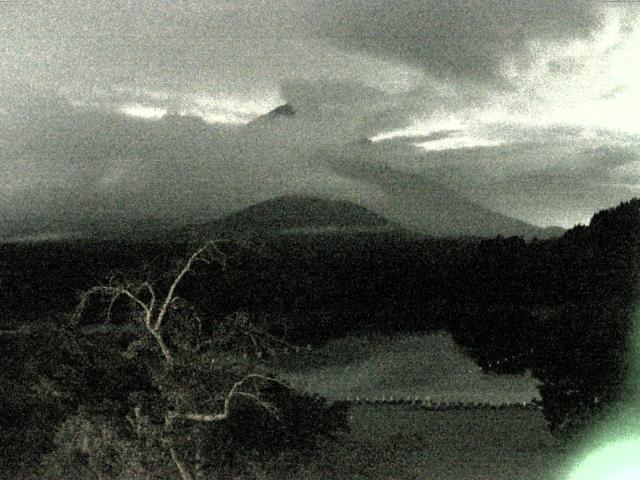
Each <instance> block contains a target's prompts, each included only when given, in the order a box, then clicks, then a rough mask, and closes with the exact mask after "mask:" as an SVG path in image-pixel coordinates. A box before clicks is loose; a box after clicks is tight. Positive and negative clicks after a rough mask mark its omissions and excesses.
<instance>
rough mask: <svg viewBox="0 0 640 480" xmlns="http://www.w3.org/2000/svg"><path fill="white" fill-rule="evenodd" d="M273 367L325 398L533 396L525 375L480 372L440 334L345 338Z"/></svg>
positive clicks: (498, 399) (486, 399)
mask: <svg viewBox="0 0 640 480" xmlns="http://www.w3.org/2000/svg"><path fill="white" fill-rule="evenodd" d="M277 368H278V369H279V370H280V371H281V376H283V377H284V378H286V379H287V380H288V381H289V382H291V383H292V384H293V385H295V386H296V387H298V388H301V389H304V390H306V391H308V392H311V393H317V394H320V395H322V396H325V397H327V398H329V399H331V400H342V399H347V398H352V399H353V398H355V397H360V398H365V397H367V398H370V399H380V398H382V397H385V398H387V399H388V398H390V397H394V398H395V399H404V398H407V397H411V398H414V397H419V398H420V399H424V398H426V397H429V398H430V399H431V400H433V401H436V402H458V401H460V402H481V403H493V404H502V403H522V402H528V401H530V400H531V399H532V398H536V399H538V398H539V394H538V391H537V389H536V385H537V381H536V380H535V379H534V378H533V377H531V375H494V374H485V373H483V372H482V371H481V370H480V368H479V367H478V366H477V365H476V364H475V363H474V362H473V360H471V359H470V358H469V357H468V356H466V355H465V354H464V353H463V352H462V351H461V350H460V348H459V347H458V346H457V345H456V344H455V342H454V341H453V339H452V338H451V336H450V335H449V334H448V333H444V332H439V333H435V334H430V335H397V336H394V337H382V336H358V337H346V338H342V339H339V340H334V341H331V342H329V343H327V344H325V345H324V346H322V347H321V348H317V349H314V350H312V351H309V352H304V353H303V354H302V355H292V356H290V357H287V358H285V360H284V361H283V362H282V363H281V364H279V365H278V366H277Z"/></svg>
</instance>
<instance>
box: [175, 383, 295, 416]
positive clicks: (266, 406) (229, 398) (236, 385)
mask: <svg viewBox="0 0 640 480" xmlns="http://www.w3.org/2000/svg"><path fill="white" fill-rule="evenodd" d="M251 379H260V380H263V381H268V382H273V383H278V384H280V385H283V386H284V387H286V388H291V387H290V386H289V385H287V384H286V383H284V382H282V381H280V380H278V379H276V378H272V377H267V376H265V375H260V374H258V373H251V374H249V375H247V376H245V377H244V378H242V380H239V381H237V382H235V383H234V384H233V386H232V387H231V390H229V393H228V394H227V396H226V397H225V399H224V408H223V410H222V412H220V413H180V412H169V413H167V417H166V421H167V424H169V425H170V424H171V423H172V421H173V420H174V419H181V420H192V421H196V422H219V421H222V420H225V419H227V418H228V417H229V414H230V413H231V401H232V400H233V399H234V398H235V397H245V398H250V399H251V400H253V401H255V402H256V404H257V405H259V406H260V407H262V408H264V409H265V410H267V412H269V413H270V414H271V415H273V416H274V417H275V418H276V419H278V420H280V418H279V417H278V415H277V410H276V408H275V407H274V406H273V405H272V404H271V403H269V402H266V401H264V400H262V399H260V398H259V397H258V396H257V395H254V394H251V393H248V392H241V391H238V390H239V388H240V387H242V386H243V385H244V384H245V383H246V382H247V381H249V380H251Z"/></svg>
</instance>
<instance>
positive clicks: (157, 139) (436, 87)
mask: <svg viewBox="0 0 640 480" xmlns="http://www.w3.org/2000/svg"><path fill="white" fill-rule="evenodd" d="M639 14H640V3H637V2H601V1H598V2H596V1H582V0H574V1H567V0H553V1H551V0H535V1H533V0H519V1H517V2H515V1H512V0H509V1H508V0H457V1H455V2H451V1H444V0H396V1H394V2H389V1H382V0H332V1H330V0H316V1H310V0H254V1H243V0H233V1H227V0H216V1H205V0H203V1H187V0H182V1H180V0H177V1H172V2H164V1H160V0H145V1H133V0H130V1H124V0H122V1H115V0H114V1H110V2H103V1H87V0H82V1H79V0H77V1H76V0H72V1H56V2H44V1H38V0H22V1H21V0H16V1H8V2H0V85H1V87H0V165H2V168H0V203H1V204H2V208H1V209H0V236H4V237H7V236H8V237H11V236H20V235H32V236H43V237H55V236H68V235H73V234H78V235H82V234H83V232H86V231H88V229H90V228H91V226H92V225H110V224H113V225H120V224H122V223H123V222H124V223H126V222H136V221H141V220H145V221H151V222H155V223H158V224H166V225H169V226H171V225H178V224H180V223H190V222H193V221H201V220H206V219H208V218H211V217H212V216H218V215H221V214H224V213H227V212H230V211H233V210H236V209H239V208H242V207H244V206H247V205H249V204H251V203H255V202H257V201H260V200H264V199H267V198H270V197H273V196H275V195H280V194H285V193H306V194H313V195H327V196H331V197H334V198H343V199H347V200H352V201H355V202H358V203H360V204H363V205H365V206H375V205H380V204H393V203H394V202H397V201H399V200H398V199H397V198H395V197H394V193H393V192H390V190H389V189H388V188H385V185H384V184H383V183H384V175H382V176H381V175H379V174H378V175H370V174H369V173H367V172H371V171H378V172H379V171H384V172H394V175H398V174H401V175H411V176H412V178H416V176H417V177H421V178H424V179H426V180H427V181H429V182H435V183H437V184H438V185H442V186H443V187H444V188H446V189H449V190H451V191H453V192H456V193H458V194H460V195H463V196H464V197H466V198H468V199H469V200H471V201H473V202H475V203H477V204H479V205H482V206H484V207H487V208H490V209H492V210H494V211H496V212H500V213H503V214H506V215H509V216H512V217H514V218H518V219H521V220H524V221H527V222H530V223H533V224H536V225H541V226H548V225H559V226H563V227H570V226H572V225H574V224H576V223H587V222H588V220H589V218H590V216H591V215H592V214H593V213H594V212H595V211H597V210H599V209H602V208H607V207H610V206H613V205H616V204H618V203H619V202H620V201H623V200H628V199H630V198H632V197H634V196H640V158H639V154H638V152H639V149H638V147H639V146H640V82H639V81H640V63H639V62H638V58H640V19H639ZM284 103H289V104H290V105H292V106H293V107H294V109H295V111H296V114H295V116H294V117H292V118H290V119H278V120H276V121H271V122H267V121H263V120H259V121H255V120H256V118H258V117H260V116H261V115H263V114H265V113H266V112H269V111H270V110H272V109H273V108H275V107H277V106H279V105H282V104H284ZM367 139H368V141H367ZM424 194H425V195H428V194H429V192H428V191H425V192H424ZM412 214H413V215H419V214H420V212H412Z"/></svg>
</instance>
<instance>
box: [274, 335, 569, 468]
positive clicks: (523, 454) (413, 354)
mask: <svg viewBox="0 0 640 480" xmlns="http://www.w3.org/2000/svg"><path fill="white" fill-rule="evenodd" d="M285 361H286V363H283V364H281V365H279V366H278V370H279V371H280V375H281V376H283V377H284V378H286V379H287V380H289V381H290V382H291V383H293V384H294V385H295V386H296V387H298V388H303V389H305V390H307V391H309V392H312V393H318V394H320V395H323V396H325V397H327V398H329V399H330V400H341V399H347V398H351V399H354V398H355V397H360V398H361V399H364V398H369V399H381V398H383V397H384V398H386V399H389V398H390V397H394V398H395V399H403V398H407V397H411V398H415V397H418V398H419V399H425V398H427V397H428V398H430V399H431V400H433V401H436V402H482V403H493V404H502V403H515V402H524V401H527V402H528V401H530V400H531V399H532V398H539V395H538V392H537V390H536V380H535V379H534V378H533V377H531V376H530V375H501V376H498V375H494V374H485V373H483V372H482V371H481V370H480V368H479V367H478V366H477V365H476V364H475V363H474V362H473V361H472V360H471V359H470V358H469V357H468V356H467V355H465V354H464V353H463V352H462V351H461V349H460V348H459V347H458V346H457V345H456V344H455V342H454V341H453V339H452V338H451V336H450V335H449V334H447V333H444V332H438V333H435V334H429V335H397V336H391V337H383V336H356V337H346V338H342V339H339V340H334V341H331V342H328V343H327V344H325V345H324V346H322V347H320V348H317V349H313V350H311V351H308V352H305V353H303V354H302V355H292V356H291V357H290V358H288V359H286V360H285ZM567 458H568V454H567V448H566V446H563V445H562V444H561V443H560V442H558V441H557V440H556V439H554V438H553V437H552V436H551V434H550V433H549V431H548V429H547V427H546V424H545V420H544V418H543V416H542V413H541V412H540V411H538V410H525V409H519V408H506V409H500V410H481V409H469V410H450V411H428V410H425V409H421V408H419V407H417V406H416V407H412V406H410V405H354V406H353V407H352V411H351V431H350V432H349V433H345V434H343V435H341V436H340V438H339V441H338V442H337V443H334V444H327V445H325V446H324V447H323V449H322V452H321V453H320V456H319V458H317V459H315V460H314V461H312V462H311V463H310V464H307V465H305V466H304V467H300V468H301V469H302V470H301V471H299V472H298V473H297V476H296V477H295V478H300V479H303V478H304V479H320V478H334V479H340V480H342V479H344V480H346V479H349V480H356V479H360V480H365V479H372V480H373V479H380V480H382V479H385V480H408V479H414V480H556V479H565V478H567V476H568V466H567V465H566V460H567Z"/></svg>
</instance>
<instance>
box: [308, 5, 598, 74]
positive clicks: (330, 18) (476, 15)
mask: <svg viewBox="0 0 640 480" xmlns="http://www.w3.org/2000/svg"><path fill="white" fill-rule="evenodd" d="M316 8H317V10H316V14H315V15H316V17H317V18H318V20H319V21H318V25H319V26H318V28H317V29H316V31H317V33H318V34H319V35H322V36H324V37H328V38H331V39H333V40H335V41H336V42H338V43H339V44H340V45H344V46H346V47H348V48H354V49H357V50H361V51H365V52H370V53H373V54H376V55H380V56H382V57H385V58H388V57H393V58H400V59H402V60H403V61H406V62H409V63H411V64H414V65H418V66H420V67H422V68H424V69H425V70H426V71H427V72H428V73H429V74H430V75H433V76H435V77H437V78H440V79H443V80H447V79H449V80H451V79H453V80H454V81H456V82H459V81H462V82H471V83H476V82H479V83H482V82H488V83H494V84H504V82H505V79H504V78H503V68H504V66H505V65H504V64H505V62H515V63H516V64H523V63H526V62H527V60H528V58H529V54H530V52H529V47H530V46H531V43H532V42H535V41H544V42H561V41H568V40H573V39H576V38H588V37H589V36H590V35H591V34H592V33H594V32H595V31H596V30H597V29H598V28H599V27H601V26H602V22H603V14H602V4H601V2H595V1H581V0H572V1H569V0H562V1H557V0H529V1H517V2H514V1H508V0H482V1H479V0H463V1H456V2H443V1H440V0H399V1H396V2H386V1H383V0H374V1H361V0H344V1H341V2H340V4H339V8H336V4H335V2H333V1H324V2H319V6H317V7H316Z"/></svg>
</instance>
